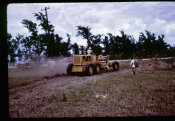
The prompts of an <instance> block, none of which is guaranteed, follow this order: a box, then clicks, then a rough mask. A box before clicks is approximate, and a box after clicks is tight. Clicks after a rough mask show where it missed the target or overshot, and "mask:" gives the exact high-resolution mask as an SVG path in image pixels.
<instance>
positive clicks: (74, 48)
mask: <svg viewBox="0 0 175 121" xmlns="http://www.w3.org/2000/svg"><path fill="white" fill-rule="evenodd" d="M71 47H72V50H73V54H74V55H76V54H79V46H78V44H77V43H74V44H73V45H72V46H71Z"/></svg>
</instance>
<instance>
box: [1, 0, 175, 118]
mask: <svg viewBox="0 0 175 121" xmlns="http://www.w3.org/2000/svg"><path fill="white" fill-rule="evenodd" d="M160 1H162V2H170V1H174V0H168V1H165V0H155V1H147V0H140V1H139V0H136V1H135V0H124V1H122V0H104V1H103V0H81V1H80V0H1V1H0V9H1V10H0V16H1V17H0V28H1V29H0V37H1V40H0V75H1V79H0V80H1V82H3V83H1V86H2V87H6V89H7V90H6V89H5V90H6V91H7V93H8V63H7V55H8V53H7V39H6V36H7V6H8V4H15V3H85V2H160ZM1 89H2V92H5V91H4V88H1ZM7 93H6V94H5V97H3V98H1V99H2V100H3V103H1V104H2V107H3V109H1V112H3V114H2V113H1V115H2V116H5V117H8V119H14V120H15V118H11V117H10V115H9V98H8V95H7ZM4 99H5V100H4ZM5 104H6V106H7V107H6V106H3V105H5ZM4 107H5V111H4ZM6 115H7V116H6ZM51 119H54V118H51ZM58 119H64V120H66V119H73V120H74V119H78V120H79V119H82V120H84V119H85V120H86V119H88V120H94V119H95V120H96V119H97V120H98V119H102V120H105V119H110V120H111V119H114V120H115V119H117V120H130V119H136V120H137V119H138V120H139V119H146V120H154V119H155V120H161V119H163V120H169V119H175V116H146V117H145V116H136V117H135V116H133V117H83V118H80V117H78V118H59V117H58ZM25 120H26V119H25ZM41 120H43V119H41ZM44 120H45V119H44Z"/></svg>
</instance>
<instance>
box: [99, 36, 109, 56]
mask: <svg viewBox="0 0 175 121" xmlns="http://www.w3.org/2000/svg"><path fill="white" fill-rule="evenodd" d="M101 43H102V44H103V45H104V48H103V50H104V52H103V55H108V54H109V52H110V42H109V40H108V36H105V38H104V39H103V40H102V42H101Z"/></svg>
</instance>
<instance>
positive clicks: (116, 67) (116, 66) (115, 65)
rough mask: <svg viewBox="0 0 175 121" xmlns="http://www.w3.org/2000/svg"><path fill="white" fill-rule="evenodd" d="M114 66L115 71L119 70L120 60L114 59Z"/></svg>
mask: <svg viewBox="0 0 175 121" xmlns="http://www.w3.org/2000/svg"><path fill="white" fill-rule="evenodd" d="M112 68H113V71H118V70H119V64H118V62H116V61H114V62H113V63H112Z"/></svg>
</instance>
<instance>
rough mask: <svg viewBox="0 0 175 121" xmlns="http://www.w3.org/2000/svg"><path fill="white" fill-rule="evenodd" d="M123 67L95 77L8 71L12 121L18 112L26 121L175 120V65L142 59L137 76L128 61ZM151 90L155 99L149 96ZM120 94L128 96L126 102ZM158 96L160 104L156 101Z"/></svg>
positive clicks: (30, 70) (121, 63) (29, 70)
mask: <svg viewBox="0 0 175 121" xmlns="http://www.w3.org/2000/svg"><path fill="white" fill-rule="evenodd" d="M119 64H120V70H119V71H117V72H107V73H101V74H99V75H93V76H67V75H66V74H65V73H62V74H56V73H54V74H52V75H44V73H43V74H36V72H35V68H31V69H21V68H16V69H9V115H10V117H13V118H15V117H17V112H19V115H20V117H22V118H23V117H24V118H26V117H105V116H109V117H113V116H156V115H163V116H168V115H175V110H174V109H175V76H174V74H175V68H174V67H175V66H174V65H175V61H174V60H167V61H155V60H151V61H141V60H140V61H138V62H137V68H136V76H135V77H134V76H133V74H132V72H131V69H130V67H129V62H120V63H119ZM65 65H66V64H65ZM37 69H38V68H37ZM62 69H63V68H62ZM37 73H39V72H38V71H37ZM45 73H46V72H45ZM114 80H115V82H114ZM128 80H131V81H130V82H128ZM154 80H155V81H154ZM139 81H140V83H139V84H138V82H139ZM120 82H121V83H120ZM131 82H133V83H131ZM122 84H123V85H122ZM138 85H139V87H138ZM134 86H135V87H134ZM141 87H142V88H141ZM148 87H149V88H148ZM116 89H117V90H116ZM120 89H121V90H120ZM129 89H130V90H129ZM123 90H125V91H123ZM126 90H129V91H126ZM152 90H153V92H154V93H153V92H152ZM132 91H133V92H132ZM149 91H151V92H152V93H150V94H151V96H149V95H147V96H145V94H148V92H149ZM114 92H118V93H114ZM122 93H123V94H122ZM137 93H138V94H137ZM134 94H135V95H134ZM143 94H144V95H143ZM161 94H163V95H162V96H164V98H165V99H164V98H163V97H160V95H161ZM100 95H101V97H102V98H100ZM109 95H110V98H109ZM122 95H129V97H127V98H126V99H127V100H126V99H124V98H125V97H123V96H122ZM131 95H132V96H131ZM158 95H159V96H158ZM106 96H107V97H106ZM155 96H156V97H160V100H159V98H158V99H155V100H153V99H152V98H155ZM146 97H148V98H149V99H146ZM103 98H104V99H103ZM134 98H135V99H134ZM162 98H163V99H162ZM136 99H137V100H136ZM140 99H142V100H140ZM139 100H140V101H139ZM157 101H158V102H159V104H160V105H161V106H159V104H157ZM141 103H142V104H141ZM114 104H115V105H114ZM128 104H129V105H128ZM137 104H138V106H135V105H137ZM162 105H163V106H162ZM115 106H116V108H115ZM158 106H159V107H158ZM119 107H120V108H119Z"/></svg>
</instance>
